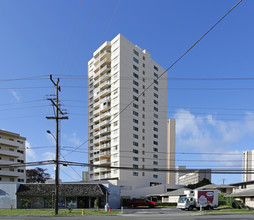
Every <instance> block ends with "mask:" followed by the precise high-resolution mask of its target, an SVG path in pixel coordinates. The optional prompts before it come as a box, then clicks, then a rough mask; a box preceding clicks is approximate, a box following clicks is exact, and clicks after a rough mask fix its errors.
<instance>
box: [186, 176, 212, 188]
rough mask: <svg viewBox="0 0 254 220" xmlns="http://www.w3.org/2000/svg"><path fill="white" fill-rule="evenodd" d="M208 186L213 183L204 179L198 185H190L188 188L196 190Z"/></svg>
mask: <svg viewBox="0 0 254 220" xmlns="http://www.w3.org/2000/svg"><path fill="white" fill-rule="evenodd" d="M208 184H211V181H210V180H208V179H206V178H204V179H203V180H201V181H199V182H198V183H196V184H189V185H188V186H187V188H189V189H196V188H198V187H201V186H205V185H208Z"/></svg>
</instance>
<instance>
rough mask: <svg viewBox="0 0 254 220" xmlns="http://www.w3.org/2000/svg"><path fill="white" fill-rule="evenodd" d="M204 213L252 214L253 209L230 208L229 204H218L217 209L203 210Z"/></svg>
mask: <svg viewBox="0 0 254 220" xmlns="http://www.w3.org/2000/svg"><path fill="white" fill-rule="evenodd" d="M203 214H205V215H221V214H254V211H253V210H247V209H232V208H230V207H229V206H220V207H219V208H218V209H215V210H209V211H206V210H204V211H203Z"/></svg>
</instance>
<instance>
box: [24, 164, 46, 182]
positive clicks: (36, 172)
mask: <svg viewBox="0 0 254 220" xmlns="http://www.w3.org/2000/svg"><path fill="white" fill-rule="evenodd" d="M46 170H47V169H42V168H40V167H36V168H35V169H28V170H26V182H27V183H45V182H46V180H48V179H51V178H50V175H49V174H48V173H45V171H46Z"/></svg>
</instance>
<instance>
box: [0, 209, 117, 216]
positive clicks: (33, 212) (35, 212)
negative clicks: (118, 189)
mask: <svg viewBox="0 0 254 220" xmlns="http://www.w3.org/2000/svg"><path fill="white" fill-rule="evenodd" d="M84 211H85V214H84V215H116V214H118V213H120V212H119V211H111V212H105V211H104V209H98V210H97V209H84ZM58 213H59V215H62V216H67V215H82V209H73V210H72V211H71V212H69V210H68V209H59V212H58ZM1 215H12V216H13V215H14V216H21V215H22V216H54V215H55V210H54V209H0V216H1Z"/></svg>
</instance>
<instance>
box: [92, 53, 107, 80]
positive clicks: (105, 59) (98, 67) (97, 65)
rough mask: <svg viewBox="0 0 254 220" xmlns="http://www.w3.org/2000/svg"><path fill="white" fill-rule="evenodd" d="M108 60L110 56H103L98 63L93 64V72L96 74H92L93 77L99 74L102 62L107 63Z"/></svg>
mask: <svg viewBox="0 0 254 220" xmlns="http://www.w3.org/2000/svg"><path fill="white" fill-rule="evenodd" d="M109 62H110V57H105V58H104V59H103V60H101V61H100V62H99V63H98V64H96V65H95V66H94V72H95V73H96V74H94V78H96V77H97V76H98V75H99V72H98V71H99V70H100V67H101V66H102V65H103V64H107V63H109Z"/></svg>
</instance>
